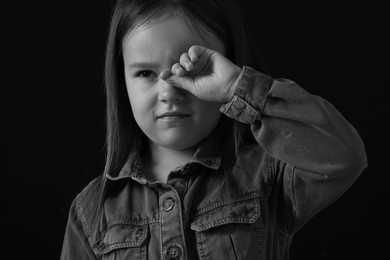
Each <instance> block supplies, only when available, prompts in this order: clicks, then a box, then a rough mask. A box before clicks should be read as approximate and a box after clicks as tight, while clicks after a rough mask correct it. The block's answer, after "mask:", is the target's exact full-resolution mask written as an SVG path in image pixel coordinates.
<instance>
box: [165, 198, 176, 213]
mask: <svg viewBox="0 0 390 260" xmlns="http://www.w3.org/2000/svg"><path fill="white" fill-rule="evenodd" d="M174 206H175V199H174V198H172V197H168V198H166V199H165V200H164V202H163V207H164V209H165V210H166V211H170V210H171V209H173V207H174Z"/></svg>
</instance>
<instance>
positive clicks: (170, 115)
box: [157, 111, 190, 119]
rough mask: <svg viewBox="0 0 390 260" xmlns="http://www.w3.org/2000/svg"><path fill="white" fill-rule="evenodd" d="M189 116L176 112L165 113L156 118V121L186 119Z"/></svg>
mask: <svg viewBox="0 0 390 260" xmlns="http://www.w3.org/2000/svg"><path fill="white" fill-rule="evenodd" d="M188 116H190V114H187V113H183V112H178V111H171V112H165V113H162V114H160V115H158V116H157V119H166V118H183V117H188Z"/></svg>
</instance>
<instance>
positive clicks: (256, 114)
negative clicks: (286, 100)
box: [220, 66, 272, 124]
mask: <svg viewBox="0 0 390 260" xmlns="http://www.w3.org/2000/svg"><path fill="white" fill-rule="evenodd" d="M271 84H272V78H271V77H269V76H267V75H265V74H262V73H260V72H258V71H256V70H254V69H252V68H250V67H246V66H244V67H243V73H242V74H241V78H240V80H239V82H238V85H237V87H236V90H235V92H234V93H233V95H232V96H231V97H230V101H229V102H228V103H227V104H224V105H222V106H221V109H220V111H221V112H222V113H224V114H225V115H226V116H228V117H231V118H233V119H235V120H238V121H240V122H242V123H246V124H252V123H253V122H254V121H255V120H260V118H261V113H262V111H263V109H264V106H265V103H266V100H267V94H268V91H269V89H270V86H271Z"/></svg>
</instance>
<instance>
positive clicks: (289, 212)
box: [61, 67, 367, 260]
mask: <svg viewBox="0 0 390 260" xmlns="http://www.w3.org/2000/svg"><path fill="white" fill-rule="evenodd" d="M240 77H241V78H240V81H239V84H238V85H237V87H236V91H235V93H234V95H233V96H232V97H231V100H230V102H229V103H227V104H225V105H223V106H222V107H221V112H222V113H224V114H226V115H227V116H229V117H232V118H234V119H236V120H239V121H241V122H244V123H247V124H251V129H252V133H253V136H254V137H255V139H256V140H257V142H258V144H256V145H247V146H243V147H241V148H240V151H239V154H238V158H237V161H236V162H235V165H234V167H233V169H232V170H231V171H225V172H223V170H222V167H221V157H220V154H221V152H220V151H219V150H218V147H215V145H216V140H217V139H218V138H216V136H213V135H210V136H209V137H208V138H206V140H204V141H203V142H202V144H201V145H200V146H199V148H198V150H197V152H196V153H195V155H194V157H193V159H192V160H191V161H190V162H189V163H187V164H186V165H184V166H183V167H180V168H178V169H175V170H173V171H172V172H171V173H170V175H169V177H168V180H167V182H166V183H162V182H153V181H150V180H147V179H146V177H145V174H144V172H143V169H144V168H143V165H142V162H141V159H140V156H139V155H138V154H130V155H129V158H128V160H127V163H126V164H125V165H124V166H123V169H122V170H121V171H120V173H119V174H118V175H117V176H111V175H107V174H106V175H104V176H100V177H98V178H96V179H95V180H93V181H92V182H91V183H90V184H89V185H88V186H87V187H86V188H85V189H84V190H83V191H82V192H81V193H80V194H79V195H78V196H77V197H76V198H75V200H74V201H73V204H72V206H71V208H70V213H69V220H68V224H67V228H66V233H65V238H64V244H63V250H62V255H61V259H245V260H250V259H288V255H289V246H290V244H291V241H292V238H293V235H294V233H295V232H297V231H298V230H299V229H300V228H301V227H302V226H303V225H304V224H305V223H306V222H307V221H308V220H309V219H310V218H312V217H313V216H314V215H315V214H316V213H318V212H319V211H320V210H322V209H324V208H325V207H327V206H328V205H329V204H330V203H332V202H333V201H334V200H335V199H337V198H338V197H340V196H341V195H342V194H343V193H344V192H345V191H346V190H347V189H348V188H349V187H350V185H351V184H352V183H353V182H354V181H355V180H356V178H357V177H358V176H359V174H360V173H361V172H362V171H363V169H364V168H365V167H366V165H367V158H366V154H365V151H364V145H363V143H362V141H361V139H360V137H359V135H358V134H357V132H356V131H355V129H354V128H353V127H352V126H351V125H350V124H349V123H348V122H347V121H346V120H345V119H344V118H343V117H342V116H341V115H340V113H339V112H338V111H337V110H336V109H335V108H334V107H333V106H332V105H331V104H330V103H328V102H327V101H326V100H324V99H322V98H320V97H317V96H314V95H310V94H309V93H307V92H306V91H305V90H303V89H302V88H300V87H299V86H298V85H297V84H295V83H294V82H292V81H289V80H284V79H278V80H276V79H271V78H269V77H268V76H266V75H264V74H261V73H259V72H257V71H255V70H253V69H251V68H249V67H244V68H243V72H242V74H241V76H240Z"/></svg>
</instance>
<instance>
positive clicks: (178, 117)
mask: <svg viewBox="0 0 390 260" xmlns="http://www.w3.org/2000/svg"><path fill="white" fill-rule="evenodd" d="M187 117H189V115H176V116H163V117H159V118H158V119H159V120H161V121H166V122H174V121H179V120H182V119H185V118H187Z"/></svg>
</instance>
